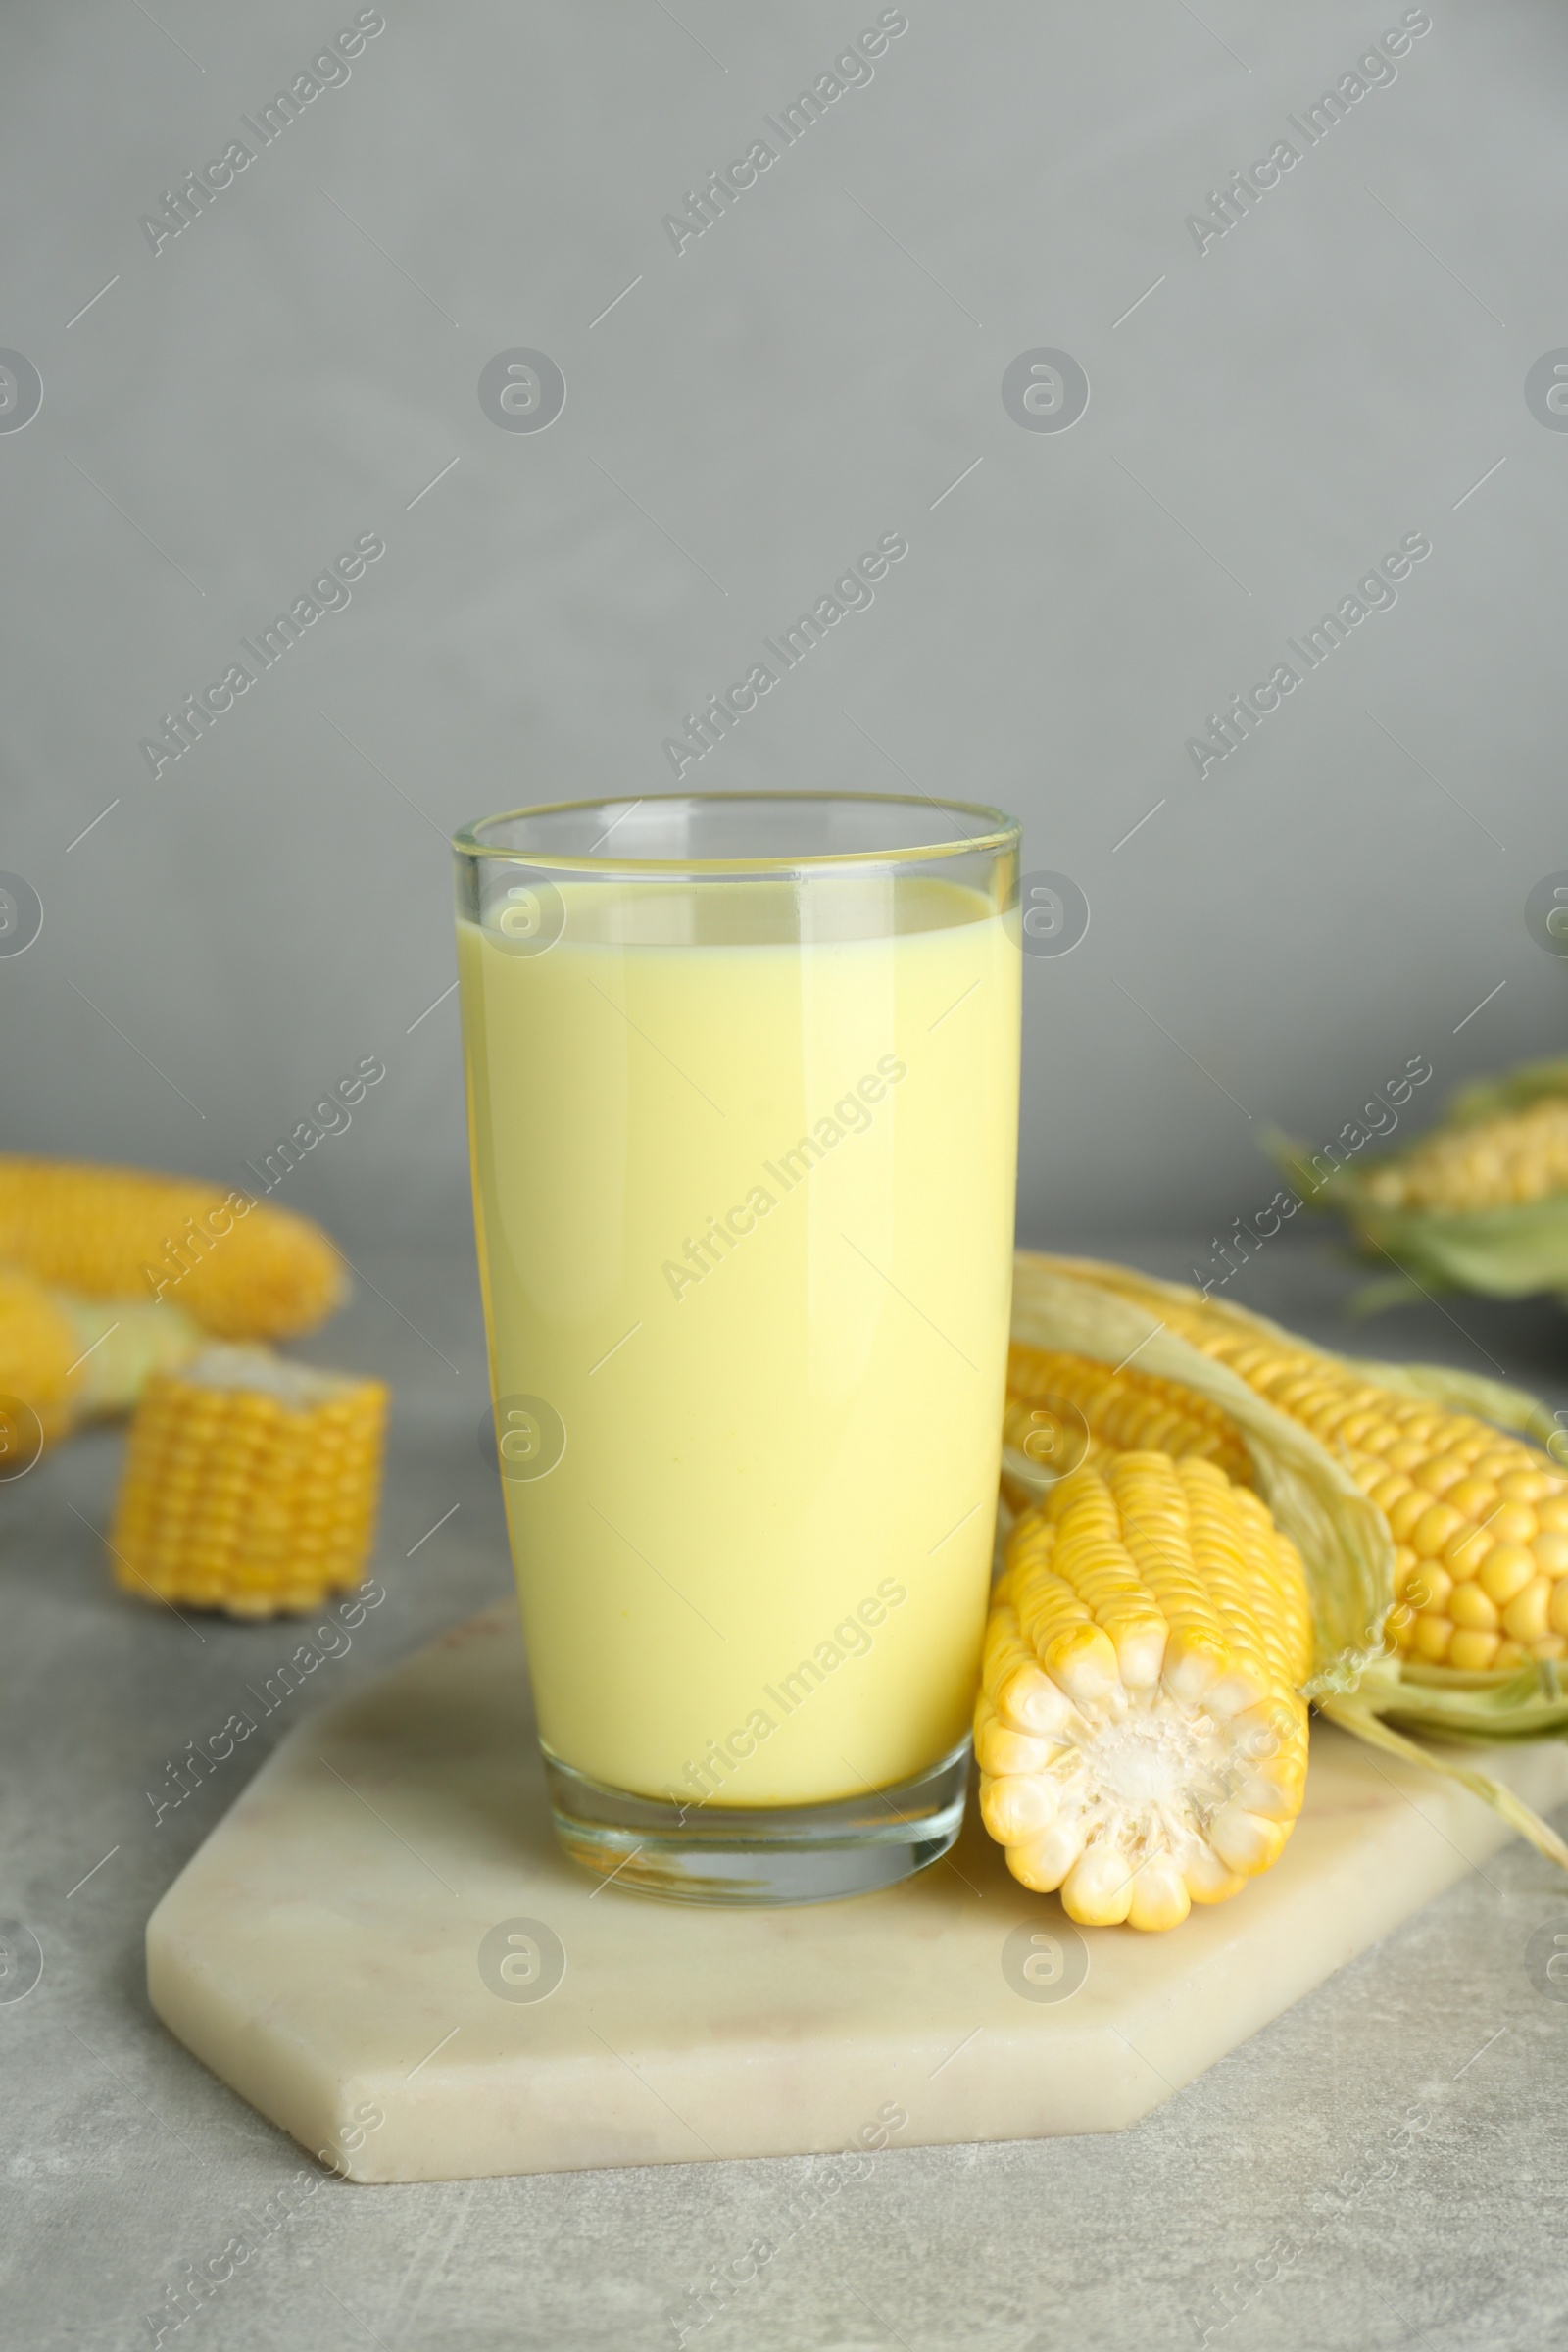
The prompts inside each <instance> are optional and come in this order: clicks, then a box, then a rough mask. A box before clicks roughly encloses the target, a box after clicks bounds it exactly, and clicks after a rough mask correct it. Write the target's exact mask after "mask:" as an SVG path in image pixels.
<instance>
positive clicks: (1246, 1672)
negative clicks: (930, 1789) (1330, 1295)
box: [975, 1451, 1312, 1929]
mask: <svg viewBox="0 0 1568 2352" xmlns="http://www.w3.org/2000/svg"><path fill="white" fill-rule="evenodd" d="M1311 1640H1312V1637H1311V1607H1310V1602H1309V1599H1308V1595H1307V1589H1306V1580H1305V1575H1304V1572H1303V1570H1302V1566H1301V1561H1300V1557H1299V1553H1298V1552H1297V1550H1296V1547H1295V1545H1294V1544H1292V1543H1291V1542H1290V1540H1289V1538H1288V1537H1286V1536H1285V1535H1283V1534H1282V1533H1281V1532H1280V1530H1279V1529H1277V1528H1276V1527H1275V1525H1274V1523H1273V1521H1272V1519H1271V1518H1270V1516H1269V1513H1268V1511H1267V1509H1266V1507H1265V1505H1264V1504H1263V1503H1262V1502H1261V1501H1260V1499H1259V1498H1258V1496H1257V1495H1254V1494H1252V1493H1251V1492H1250V1490H1248V1489H1247V1488H1245V1487H1239V1486H1236V1485H1234V1484H1233V1483H1232V1482H1231V1481H1230V1480H1229V1479H1228V1478H1227V1477H1226V1476H1225V1473H1224V1471H1223V1470H1221V1469H1220V1468H1219V1467H1218V1466H1217V1465H1216V1464H1215V1463H1214V1462H1212V1461H1209V1460H1205V1459H1203V1458H1201V1457H1198V1456H1194V1457H1191V1458H1188V1459H1185V1460H1181V1461H1175V1460H1172V1458H1171V1456H1170V1455H1169V1454H1166V1453H1162V1452H1152V1451H1146V1452H1135V1453H1124V1454H1120V1455H1118V1456H1116V1457H1114V1458H1109V1459H1107V1461H1106V1463H1105V1466H1104V1467H1103V1469H1102V1468H1099V1467H1097V1466H1095V1465H1093V1464H1089V1463H1086V1464H1084V1465H1083V1466H1082V1467H1080V1468H1079V1469H1077V1470H1075V1471H1073V1472H1071V1473H1070V1474H1069V1475H1068V1476H1067V1477H1066V1478H1064V1479H1062V1480H1060V1481H1059V1482H1058V1483H1057V1484H1056V1485H1055V1486H1054V1487H1053V1488H1052V1490H1051V1492H1050V1494H1049V1495H1048V1496H1047V1497H1046V1500H1045V1502H1044V1503H1043V1504H1042V1506H1041V1507H1040V1508H1039V1509H1038V1510H1036V1511H1032V1512H1030V1513H1028V1514H1027V1515H1026V1516H1025V1517H1024V1518H1023V1519H1021V1520H1020V1521H1019V1522H1018V1525H1017V1526H1016V1527H1015V1528H1014V1530H1013V1532H1012V1536H1011V1538H1010V1540H1009V1543H1008V1546H1007V1555H1006V1564H1005V1569H1004V1572H1003V1576H1002V1579H1001V1581H1000V1583H999V1585H998V1587H997V1590H996V1593H995V1595H994V1598H993V1605H992V1613H991V1618H990V1623H989V1625H988V1627H987V1633H986V1643H985V1662H984V1681H983V1689H982V1692H981V1696H980V1699H979V1702H978V1705H977V1708H976V1713H975V1750H976V1754H977V1757H978V1759H979V1764H980V1773H981V1780H980V1809H981V1815H982V1818H983V1820H984V1822H985V1825H986V1828H987V1829H988V1830H989V1832H990V1834H991V1836H992V1837H993V1838H996V1839H997V1840H998V1842H999V1843H1000V1844H1002V1845H1004V1846H1005V1848H1006V1856H1007V1867H1008V1869H1009V1870H1010V1871H1011V1872H1012V1874H1013V1876H1014V1877H1015V1878H1017V1879H1019V1880H1021V1881H1022V1883H1023V1885H1024V1886H1026V1887H1037V1888H1040V1889H1042V1890H1044V1891H1050V1890H1052V1889H1054V1888H1058V1887H1059V1888H1060V1891H1061V1899H1062V1903H1063V1905H1064V1907H1065V1909H1066V1910H1067V1912H1068V1914H1069V1916H1070V1917H1071V1918H1073V1919H1076V1920H1079V1921H1081V1922H1082V1923H1083V1924H1085V1925H1086V1926H1095V1927H1103V1926H1108V1925H1112V1924H1114V1923H1116V1922H1118V1921H1122V1920H1126V1921H1128V1922H1130V1924H1131V1925H1132V1926H1133V1927H1135V1928H1146V1929H1158V1928H1171V1927H1175V1926H1177V1925H1179V1923H1180V1922H1181V1921H1182V1920H1183V1919H1185V1918H1186V1916H1187V1913H1188V1910H1189V1908H1190V1907H1191V1905H1192V1904H1193V1903H1195V1902H1204V1903H1213V1902H1222V1901H1224V1900H1225V1898H1226V1897H1227V1896H1229V1895H1232V1894H1235V1893H1237V1892H1238V1891H1239V1890H1240V1888H1241V1887H1242V1886H1243V1885H1244V1884H1245V1882H1246V1880H1247V1879H1248V1878H1250V1877H1251V1876H1252V1875H1254V1874H1255V1873H1256V1872H1258V1871H1261V1870H1266V1869H1267V1868H1268V1867H1269V1865H1270V1864H1271V1863H1272V1862H1274V1861H1275V1860H1277V1858H1278V1856H1279V1854H1280V1852H1281V1850H1282V1849H1283V1847H1284V1844H1285V1840H1286V1838H1288V1837H1289V1835H1290V1832H1291V1829H1292V1827H1293V1826H1294V1824H1295V1821H1296V1817H1297V1815H1298V1814H1299V1811H1300V1807H1301V1797H1302V1793H1303V1789H1304V1785H1305V1778H1306V1744H1307V1718H1306V1707H1305V1704H1304V1702H1303V1701H1302V1700H1301V1699H1300V1698H1299V1696H1298V1694H1297V1685H1298V1684H1299V1682H1301V1681H1302V1680H1303V1679H1304V1678H1305V1676H1306V1674H1307V1672H1308V1670H1309V1667H1310V1663H1311Z"/></svg>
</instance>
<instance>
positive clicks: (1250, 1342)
mask: <svg viewBox="0 0 1568 2352" xmlns="http://www.w3.org/2000/svg"><path fill="white" fill-rule="evenodd" d="M1013 1331H1014V1347H1013V1349H1012V1358H1011V1366H1010V1370H1009V1380H1008V1388H1009V1397H1011V1399H1012V1400H1013V1402H1014V1403H1019V1402H1022V1401H1025V1400H1026V1398H1027V1399H1032V1400H1033V1402H1034V1406H1035V1409H1037V1410H1046V1411H1050V1409H1051V1407H1052V1401H1053V1399H1055V1400H1056V1402H1057V1406H1058V1409H1059V1410H1060V1411H1061V1412H1062V1413H1063V1414H1065V1413H1067V1412H1069V1411H1077V1412H1079V1413H1081V1414H1083V1416H1084V1419H1085V1421H1086V1422H1087V1425H1088V1429H1089V1434H1090V1436H1091V1438H1092V1439H1094V1441H1095V1442H1096V1443H1097V1444H1098V1445H1099V1446H1100V1447H1101V1448H1102V1451H1103V1452H1108V1451H1110V1450H1111V1449H1112V1448H1113V1447H1114V1446H1116V1445H1118V1444H1120V1445H1125V1444H1127V1443H1128V1441H1129V1440H1131V1441H1132V1442H1133V1443H1135V1444H1136V1442H1137V1440H1138V1438H1139V1436H1140V1434H1144V1435H1145V1436H1146V1437H1147V1435H1148V1433H1149V1432H1151V1431H1152V1430H1153V1429H1154V1428H1156V1427H1158V1428H1159V1429H1160V1430H1161V1431H1162V1436H1161V1438H1160V1440H1159V1441H1158V1442H1159V1443H1161V1444H1162V1445H1164V1446H1166V1447H1167V1449H1168V1450H1170V1451H1172V1452H1177V1453H1180V1452H1183V1451H1184V1450H1185V1449H1186V1447H1187V1446H1189V1445H1191V1444H1192V1443H1193V1440H1194V1438H1195V1436H1196V1435H1198V1434H1199V1433H1200V1432H1201V1444H1202V1446H1204V1447H1205V1448H1208V1449H1212V1447H1213V1446H1215V1444H1216V1442H1217V1437H1218V1438H1219V1439H1223V1440H1225V1442H1226V1443H1229V1442H1231V1441H1234V1442H1235V1443H1237V1444H1240V1445H1242V1446H1245V1448H1246V1451H1247V1452H1248V1454H1249V1455H1250V1461H1251V1472H1250V1475H1251V1480H1252V1483H1253V1484H1254V1485H1255V1487H1256V1488H1257V1490H1258V1492H1259V1493H1260V1495H1262V1496H1263V1498H1264V1499H1265V1500H1266V1501H1267V1502H1268V1504H1269V1505H1270V1507H1271V1509H1272V1512H1273V1515H1274V1518H1275V1519H1276V1521H1277V1522H1278V1524H1279V1525H1280V1527H1281V1528H1282V1529H1283V1530H1284V1531H1285V1532H1286V1533H1287V1534H1289V1535H1290V1536H1291V1537H1292V1538H1293V1539H1294V1540H1295V1542H1296V1543H1297V1544H1298V1546H1299V1550H1300V1553H1301V1556H1302V1560H1303V1562H1304V1565H1305V1569H1306V1574H1307V1584H1308V1590H1309V1592H1310V1595H1311V1601H1312V1610H1313V1618H1314V1628H1313V1657H1312V1670H1311V1672H1310V1674H1309V1675H1308V1676H1306V1677H1305V1678H1304V1680H1303V1682H1302V1684H1301V1690H1302V1692H1303V1695H1305V1696H1306V1697H1308V1698H1311V1699H1312V1700H1314V1701H1315V1702H1316V1703H1317V1704H1318V1706H1319V1707H1320V1708H1321V1710H1322V1711H1323V1712H1324V1713H1326V1714H1328V1715H1330V1716H1331V1717H1332V1719H1333V1720H1335V1721H1336V1722H1339V1723H1342V1724H1344V1725H1345V1726H1346V1727H1347V1728H1348V1729H1350V1730H1353V1731H1355V1732H1357V1733H1358V1735H1359V1736H1360V1737H1362V1738H1363V1739H1367V1740H1371V1741H1372V1742H1373V1743H1374V1744H1376V1745H1381V1746H1385V1747H1390V1748H1392V1749H1394V1750H1395V1751H1396V1752H1397V1753H1399V1754H1401V1755H1407V1756H1410V1757H1412V1758H1414V1759H1416V1760H1419V1761H1420V1762H1422V1763H1424V1764H1427V1765H1430V1766H1432V1767H1434V1768H1435V1769H1439V1770H1443V1771H1446V1772H1449V1773H1452V1774H1456V1776H1457V1777H1458V1778H1460V1779H1461V1780H1463V1781H1464V1782H1465V1783H1466V1785H1467V1786H1468V1787H1470V1788H1472V1789H1475V1790H1476V1791H1477V1792H1478V1793H1479V1794H1482V1795H1484V1796H1485V1797H1486V1798H1487V1800H1488V1801H1489V1802H1490V1803H1492V1804H1494V1805H1495V1807H1496V1809H1497V1810H1498V1811H1500V1812H1501V1813H1502V1814H1503V1815H1504V1817H1505V1818H1506V1819H1508V1820H1509V1821H1510V1823H1511V1824H1512V1826H1513V1827H1514V1828H1516V1829H1519V1830H1521V1831H1523V1833H1524V1834H1525V1835H1526V1836H1528V1837H1530V1838H1532V1839H1533V1841H1534V1842H1535V1843H1536V1844H1537V1845H1538V1846H1539V1847H1540V1848H1541V1850H1542V1851H1543V1852H1545V1853H1548V1854H1550V1855H1551V1857H1552V1858H1553V1859H1554V1860H1557V1861H1559V1862H1562V1863H1563V1864H1564V1865H1565V1866H1568V1848H1565V1847H1564V1846H1563V1845H1562V1843H1561V1841H1560V1840H1559V1839H1558V1838H1556V1837H1555V1835H1554V1833H1553V1832H1551V1831H1550V1830H1549V1829H1547V1828H1546V1827H1545V1825H1544V1823H1541V1822H1539V1821H1538V1820H1537V1819H1536V1816H1535V1815H1534V1814H1533V1813H1531V1812H1530V1811H1529V1809H1528V1808H1527V1807H1525V1806H1523V1805H1522V1804H1521V1803H1520V1802H1519V1800H1518V1799H1517V1798H1515V1797H1514V1796H1512V1794H1511V1793H1510V1792H1509V1791H1508V1790H1506V1789H1501V1788H1500V1786H1499V1785H1498V1784H1496V1783H1495V1782H1494V1781H1492V1780H1490V1779H1489V1778H1488V1777H1487V1776H1485V1775H1483V1774H1479V1773H1476V1772H1472V1771H1470V1770H1469V1769H1468V1768H1465V1767H1460V1766H1458V1765H1456V1764H1454V1763H1452V1762H1451V1761H1449V1760H1447V1759H1445V1758H1443V1757H1440V1756H1434V1755H1433V1754H1432V1753H1431V1752H1430V1751H1429V1750H1427V1749H1426V1748H1424V1747H1422V1746H1419V1745H1417V1744H1416V1743H1415V1742H1414V1741H1413V1740H1410V1739H1409V1738H1407V1737H1406V1736H1405V1735H1406V1734H1407V1733H1410V1732H1417V1733H1421V1734H1425V1735H1428V1736H1436V1737H1438V1738H1442V1739H1446V1740H1453V1739H1463V1740H1488V1741H1490V1740H1509V1739H1540V1738H1544V1737H1548V1736H1557V1737H1560V1736H1562V1735H1563V1734H1564V1733H1565V1732H1568V1681H1565V1679H1564V1678H1563V1677H1560V1676H1559V1673H1558V1663H1557V1662H1558V1660H1559V1659H1561V1658H1564V1657H1565V1655H1568V1586H1564V1584H1563V1578H1564V1573H1565V1571H1568V1542H1565V1541H1564V1538H1565V1537H1568V1478H1564V1477H1563V1476H1561V1475H1560V1474H1559V1473H1558V1471H1557V1470H1556V1467H1555V1465H1554V1464H1553V1463H1552V1462H1551V1461H1550V1460H1549V1459H1548V1457H1547V1456H1546V1455H1545V1454H1544V1452H1542V1451H1541V1450H1540V1449H1539V1448H1538V1447H1537V1446H1532V1445H1530V1444H1528V1443H1526V1442H1525V1439H1524V1438H1523V1437H1521V1436H1518V1435H1515V1434H1510V1431H1509V1427H1500V1428H1499V1427H1498V1426H1496V1424H1499V1423H1501V1424H1505V1425H1510V1426H1511V1429H1512V1430H1513V1431H1518V1430H1521V1429H1524V1430H1531V1431H1534V1433H1535V1434H1536V1435H1538V1436H1540V1435H1543V1434H1544V1431H1545V1429H1547V1428H1549V1426H1550V1425H1549V1422H1547V1421H1546V1417H1545V1415H1544V1411H1543V1409H1542V1408H1541V1407H1540V1406H1538V1405H1536V1404H1535V1402H1534V1400H1533V1399H1531V1398H1529V1397H1523V1396H1521V1395H1520V1394H1519V1393H1518V1392H1516V1391H1513V1390H1511V1389H1507V1388H1505V1387H1503V1385H1502V1384H1500V1383H1498V1382H1493V1381H1480V1380H1474V1379H1471V1378H1469V1377H1468V1376H1466V1375H1464V1374H1462V1373H1455V1372H1450V1371H1447V1370H1446V1369H1444V1368H1442V1367H1438V1366H1417V1367H1409V1368H1402V1367H1399V1366H1397V1365H1387V1364H1361V1363H1356V1362H1354V1361H1351V1360H1349V1359H1346V1358H1343V1357H1339V1356H1336V1355H1333V1354H1331V1353H1329V1352H1328V1351H1327V1350H1324V1349H1320V1348H1312V1347H1310V1346H1308V1345H1307V1344H1306V1343H1305V1342H1303V1341H1301V1340H1299V1339H1298V1338H1296V1337H1295V1336H1294V1335H1292V1334H1291V1333H1289V1332H1286V1331H1283V1330H1282V1329H1281V1328H1280V1327H1279V1326H1278V1325H1275V1324H1272V1323H1269V1322H1267V1321H1266V1320H1265V1319H1264V1318H1263V1317H1261V1316H1257V1315H1251V1314H1249V1313H1247V1312H1246V1310H1245V1309H1243V1308H1240V1307H1237V1306H1232V1305H1228V1304H1222V1303H1221V1302H1219V1301H1216V1300H1213V1299H1204V1298H1203V1297H1202V1296H1201V1294H1200V1293H1198V1292H1196V1291H1192V1290H1188V1289H1186V1288H1185V1287H1182V1286H1179V1285H1175V1284H1171V1283H1162V1282H1156V1281H1154V1280H1153V1279H1152V1278H1151V1277H1148V1276H1145V1275H1141V1274H1137V1273H1134V1272H1132V1271H1131V1270H1129V1269H1127V1268H1124V1267H1119V1266H1111V1265H1104V1264H1101V1263H1097V1262H1095V1261H1091V1260H1072V1259H1049V1258H1042V1257H1037V1256H1035V1255H1033V1254H1032V1253H1030V1252H1021V1253H1020V1255H1019V1257H1018V1260H1017V1266H1016V1273H1015V1283H1014V1313H1013ZM1132 1355H1136V1357H1137V1362H1138V1369H1137V1371H1136V1372H1135V1371H1134V1368H1133V1366H1132V1364H1131V1363H1129V1362H1128V1361H1127V1359H1128V1358H1129V1356H1132ZM1064 1359H1065V1361H1064ZM1084 1359H1087V1360H1088V1362H1089V1363H1090V1364H1091V1365H1092V1366H1096V1367H1098V1370H1097V1371H1096V1372H1095V1373H1093V1375H1091V1374H1090V1373H1086V1372H1085V1371H1084V1370H1083V1369H1082V1364H1083V1361H1084ZM1106 1366H1110V1367H1111V1368H1112V1371H1111V1385H1110V1387H1109V1388H1108V1389H1107V1388H1106V1387H1105V1386H1104V1380H1103V1375H1104V1368H1105V1367H1106ZM1118 1366H1120V1367H1122V1368H1121V1369H1119V1370H1118V1369H1115V1367H1118ZM1171 1384H1174V1386H1175V1388H1176V1389H1177V1390H1188V1391H1190V1392H1191V1397H1192V1404H1191V1410H1190V1412H1189V1416H1188V1420H1187V1423H1186V1426H1185V1432H1184V1429H1183V1426H1182V1425H1181V1424H1180V1423H1178V1424H1176V1425H1173V1424H1172V1423H1171V1421H1170V1420H1169V1418H1168V1416H1169V1414H1170V1412H1171V1410H1172V1405H1171V1402H1170V1400H1169V1398H1168V1396H1167V1393H1166V1392H1167V1389H1168V1387H1169V1385H1171ZM1472 1407H1473V1408H1474V1409H1468V1408H1472ZM1201 1408H1204V1409H1202V1410H1201ZM1216 1411H1217V1413H1218V1415H1219V1416H1220V1425H1219V1427H1218V1429H1216V1423H1215V1419H1214V1416H1215V1413H1216ZM1112 1414H1114V1417H1115V1427H1116V1436H1115V1437H1114V1438H1113V1437H1112V1435H1111V1426H1110V1425H1111V1418H1112ZM1162 1415H1163V1416H1166V1417H1165V1418H1164V1419H1161V1416H1162ZM1225 1423H1228V1424H1229V1431H1228V1433H1227V1432H1226V1431H1225V1429H1224V1427H1223V1424H1225ZM1013 1426H1014V1427H1016V1422H1014V1424H1013ZM1005 1473H1006V1478H1007V1480H1008V1482H1009V1483H1010V1485H1011V1486H1012V1487H1013V1489H1014V1490H1017V1489H1023V1490H1025V1491H1028V1490H1030V1489H1032V1490H1033V1492H1034V1494H1035V1495H1041V1494H1042V1493H1044V1492H1045V1491H1047V1488H1048V1484H1049V1482H1048V1479H1047V1478H1046V1477H1044V1476H1042V1474H1041V1473H1040V1472H1039V1470H1038V1469H1037V1468H1036V1467H1035V1466H1034V1465H1032V1464H1031V1463H1030V1462H1029V1461H1028V1459H1027V1457H1026V1456H1024V1455H1021V1454H1020V1453H1019V1452H1017V1451H1016V1450H1014V1449H1013V1448H1012V1447H1010V1446H1009V1447H1008V1448H1007V1450H1006V1452H1005ZM1558 1618H1562V1619H1563V1620H1564V1621H1565V1623H1564V1625H1563V1626H1562V1627H1561V1628H1559V1626H1558V1624H1557V1622H1556V1621H1557V1619H1558ZM1385 1719H1389V1720H1385ZM1394 1726H1397V1727H1399V1728H1398V1729H1396V1728H1393V1727H1394Z"/></svg>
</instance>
